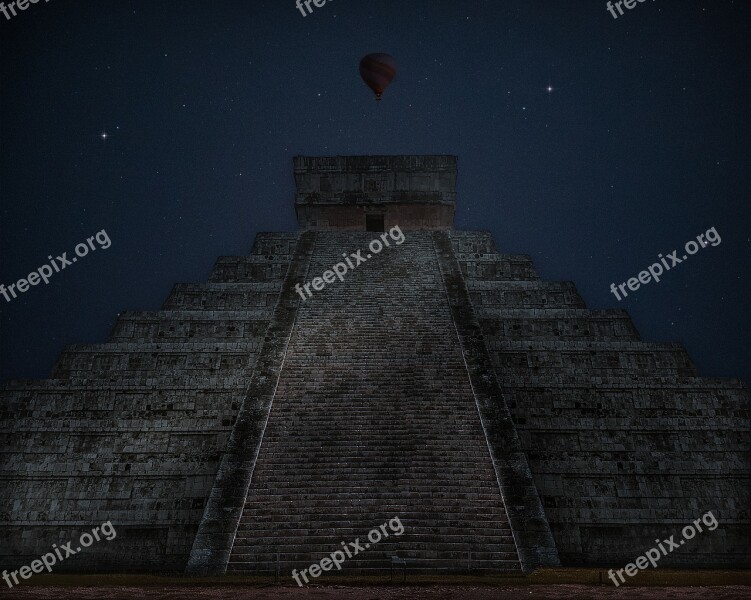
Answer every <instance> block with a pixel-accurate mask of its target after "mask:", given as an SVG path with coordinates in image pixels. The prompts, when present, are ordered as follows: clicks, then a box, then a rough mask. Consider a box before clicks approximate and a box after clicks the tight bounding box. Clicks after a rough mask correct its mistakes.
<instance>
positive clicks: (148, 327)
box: [0, 156, 751, 575]
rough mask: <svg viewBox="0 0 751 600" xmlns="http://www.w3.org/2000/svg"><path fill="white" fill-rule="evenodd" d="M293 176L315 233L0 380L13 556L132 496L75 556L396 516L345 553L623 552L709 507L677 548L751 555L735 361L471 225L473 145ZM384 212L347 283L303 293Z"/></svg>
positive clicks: (200, 554)
mask: <svg viewBox="0 0 751 600" xmlns="http://www.w3.org/2000/svg"><path fill="white" fill-rule="evenodd" d="M294 174H295V179H296V182H297V185H298V193H297V196H296V199H295V204H296V209H297V214H298V219H299V223H300V229H299V231H298V232H296V233H261V234H258V236H257V237H256V240H255V243H254V244H253V247H252V250H251V252H250V254H249V255H247V256H244V257H222V258H219V259H218V260H217V263H216V265H215V267H214V269H213V271H212V273H211V275H210V277H209V280H208V281H207V282H206V283H203V284H178V285H176V286H175V287H174V288H173V290H172V292H171V294H170V296H169V297H168V298H167V300H166V301H165V303H164V305H163V307H162V309H161V310H158V311H131V312H125V313H123V314H121V315H119V316H118V319H117V322H116V324H115V326H114V328H113V331H112V333H111V335H110V337H109V340H108V341H107V343H104V344H98V345H88V344H87V345H76V346H71V347H69V348H67V349H66V350H65V352H63V354H62V355H61V356H60V358H59V360H58V361H57V364H56V365H55V366H54V368H53V371H52V373H51V377H50V379H47V380H44V381H32V382H21V381H14V382H10V383H8V384H6V385H5V386H4V387H2V388H0V414H1V417H2V419H1V422H0V440H1V441H0V452H1V455H0V456H1V457H0V539H1V540H2V541H3V544H2V545H1V546H0V569H17V568H18V567H19V566H21V565H24V564H29V563H30V562H31V561H32V560H35V559H37V558H38V557H39V556H40V555H42V554H44V553H46V552H49V551H50V549H51V548H52V546H53V544H57V545H58V546H61V545H63V544H65V543H67V542H68V541H70V540H75V539H77V538H78V536H79V535H80V533H81V532H83V531H86V530H91V529H92V528H93V527H96V526H98V525H100V524H101V523H103V522H105V521H111V522H112V524H113V525H114V526H115V527H116V529H117V533H118V535H117V538H115V539H114V540H113V541H111V542H105V541H102V542H98V543H96V544H95V545H94V546H92V547H91V548H88V549H86V550H85V551H83V552H81V553H79V554H77V555H76V556H74V557H71V558H69V559H68V560H66V561H65V562H63V563H61V564H59V565H58V566H57V567H56V571H79V572H81V571H83V572H86V571H90V572H129V571H130V572H134V571H135V572H157V573H178V572H187V573H190V574H195V575H207V574H223V573H231V574H244V573H257V572H270V571H273V570H274V569H276V568H277V566H280V567H281V568H282V569H284V570H285V571H287V572H288V571H289V570H290V569H292V568H298V569H304V568H306V567H308V566H309V565H310V564H311V563H313V562H317V561H319V560H320V559H321V558H323V557H324V556H327V555H328V554H330V553H331V552H333V551H335V550H337V549H339V548H340V547H341V546H340V544H341V542H348V541H354V540H355V539H356V538H360V540H361V541H366V536H367V533H368V532H369V531H370V530H371V529H373V528H377V527H378V526H379V525H381V524H383V523H386V522H388V521H389V520H391V519H392V518H394V517H399V518H400V520H401V523H402V524H403V526H404V533H403V534H402V535H401V536H395V535H393V533H391V535H390V536H389V537H388V538H386V539H384V540H383V541H381V542H379V543H378V544H375V545H372V546H371V547H370V548H368V549H367V550H366V551H365V552H363V553H362V554H361V555H358V556H357V557H356V558H354V559H352V560H350V561H347V563H345V565H344V568H345V569H347V570H350V571H352V572H370V571H376V570H385V569H388V568H389V563H390V558H391V556H393V555H398V556H399V557H401V558H404V559H406V560H407V563H408V565H410V568H411V569H415V570H423V571H436V570H449V571H466V570H467V569H468V568H472V569H473V570H477V571H483V572H508V573H519V572H522V571H524V572H528V571H530V570H531V569H534V568H536V567H539V566H553V565H558V564H563V565H564V566H581V565H590V566H617V567H619V568H620V567H622V566H623V565H625V564H626V563H629V562H632V561H633V560H634V558H635V557H637V556H639V555H641V554H643V553H644V552H645V551H646V550H647V549H649V548H651V547H653V546H654V545H655V540H656V539H664V538H667V537H669V536H670V535H673V534H680V530H681V529H682V528H683V527H684V526H685V525H687V524H690V523H691V522H692V521H694V520H695V519H697V518H699V517H701V515H702V514H704V513H706V512H707V511H712V512H713V513H714V515H715V516H716V518H717V520H718V521H719V524H720V525H719V527H718V528H717V530H715V531H713V532H706V533H702V534H698V536H697V538H695V539H694V540H693V541H692V542H691V543H687V544H686V545H685V546H683V547H681V548H680V550H678V551H675V552H673V553H671V554H670V555H668V556H667V557H664V558H663V560H662V561H661V563H662V564H664V565H672V566H684V567H718V568H733V567H749V566H751V562H750V559H751V549H750V548H749V537H750V536H749V533H750V529H749V396H748V390H747V389H746V388H745V386H744V385H743V384H742V383H741V382H740V381H737V380H730V379H706V378H701V377H700V376H699V374H698V373H697V372H696V369H695V368H694V366H693V364H692V363H691V360H690V358H689V357H688V355H687V353H686V351H685V349H684V348H683V347H682V346H680V345H678V344H673V343H647V342H643V341H641V339H640V337H639V333H638V332H637V331H636V328H635V327H634V325H633V323H632V322H631V320H630V318H629V315H628V314H627V313H626V312H625V311H623V310H589V309H587V307H586V304H585V303H584V301H583V299H582V298H581V297H580V296H579V294H578V292H577V290H576V287H575V286H574V284H573V283H571V282H548V281H541V280H540V278H539V277H538V275H537V273H536V271H535V268H534V265H533V264H532V261H531V260H530V258H529V257H527V256H520V255H508V254H501V253H498V252H497V250H496V246H495V242H494V240H493V239H492V238H491V236H490V235H489V234H488V233H485V232H472V231H456V230H454V229H453V214H454V205H455V201H456V189H455V182H456V176H457V160H456V157H452V156H393V157H389V156H376V157H367V156H358V157H297V158H296V159H295V162H294ZM374 224H375V227H374ZM379 224H380V226H382V227H383V229H385V230H386V233H385V234H384V233H381V232H376V231H373V229H374V228H376V229H377V228H378V227H379ZM394 226H399V227H400V228H401V230H402V232H403V234H404V242H403V243H402V244H398V245H397V244H396V243H395V241H394V240H393V239H392V238H390V237H388V235H389V234H388V231H389V230H390V229H391V228H393V227H394ZM366 227H367V228H369V229H371V231H366ZM381 235H385V236H387V239H388V240H389V242H390V246H389V247H387V248H384V250H383V251H382V252H380V253H379V254H377V255H373V256H371V257H370V258H369V259H368V260H367V261H366V262H365V263H363V264H361V265H359V266H358V267H357V268H356V269H354V270H351V271H350V272H349V273H347V274H346V275H345V278H344V281H339V280H335V282H334V283H330V284H327V285H326V287H325V288H324V289H323V290H321V291H315V292H313V295H312V297H310V298H307V299H306V300H302V298H301V297H300V295H298V293H297V292H296V291H295V284H298V283H299V284H303V283H307V282H309V281H311V280H312V279H313V278H314V277H321V276H322V275H323V273H324V272H325V271H327V270H328V269H331V268H332V266H333V265H334V264H336V263H337V262H340V261H343V260H344V259H343V258H342V254H350V253H353V252H356V251H357V250H363V252H362V254H363V256H366V255H367V254H371V252H370V250H369V249H368V244H369V242H370V241H371V240H373V239H376V238H380V236H381Z"/></svg>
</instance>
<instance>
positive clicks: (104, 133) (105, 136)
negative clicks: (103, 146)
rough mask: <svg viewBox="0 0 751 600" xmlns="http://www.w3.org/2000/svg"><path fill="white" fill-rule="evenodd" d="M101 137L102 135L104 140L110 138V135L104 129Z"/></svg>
mask: <svg viewBox="0 0 751 600" xmlns="http://www.w3.org/2000/svg"><path fill="white" fill-rule="evenodd" d="M99 137H101V138H102V139H103V140H106V139H107V138H108V137H109V136H108V135H107V132H106V131H103V132H102V135H101V136H99Z"/></svg>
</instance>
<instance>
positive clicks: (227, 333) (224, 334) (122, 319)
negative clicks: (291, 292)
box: [109, 310, 269, 343]
mask: <svg viewBox="0 0 751 600" xmlns="http://www.w3.org/2000/svg"><path fill="white" fill-rule="evenodd" d="M268 324H269V319H268V312H267V311H265V310H260V311H254V310H233V311H229V310H228V311H222V310H161V311H128V312H124V313H122V314H121V315H119V316H118V319H117V322H116V323H115V326H114V328H113V330H112V333H111V334H110V337H109V341H111V342H126V341H131V342H134V341H140V342H150V341H171V342H189V341H202V342H206V343H213V342H231V341H240V340H253V341H260V340H261V338H262V337H263V336H264V334H265V332H266V329H267V327H268Z"/></svg>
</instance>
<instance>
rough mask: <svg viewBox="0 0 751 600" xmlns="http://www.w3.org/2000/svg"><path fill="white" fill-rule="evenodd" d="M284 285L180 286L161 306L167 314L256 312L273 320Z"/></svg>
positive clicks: (230, 284) (192, 284)
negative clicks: (184, 311) (179, 312)
mask: <svg viewBox="0 0 751 600" xmlns="http://www.w3.org/2000/svg"><path fill="white" fill-rule="evenodd" d="M280 290H281V282H280V281H273V282H262V283H259V282H249V283H177V284H175V285H174V286H173V288H172V291H171V292H170V295H169V296H168V297H167V300H166V301H165V302H164V304H163V305H162V308H163V309H165V310H209V311H210V310H253V311H257V315H258V318H265V319H271V315H272V314H273V310H274V306H276V303H277V301H278V300H279V292H280Z"/></svg>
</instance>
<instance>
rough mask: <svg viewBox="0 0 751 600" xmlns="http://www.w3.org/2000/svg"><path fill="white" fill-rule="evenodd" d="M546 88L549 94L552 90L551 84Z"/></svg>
mask: <svg viewBox="0 0 751 600" xmlns="http://www.w3.org/2000/svg"><path fill="white" fill-rule="evenodd" d="M547 89H548V94H550V93H551V92H552V91H553V86H552V85H549V86H548V88H547Z"/></svg>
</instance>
